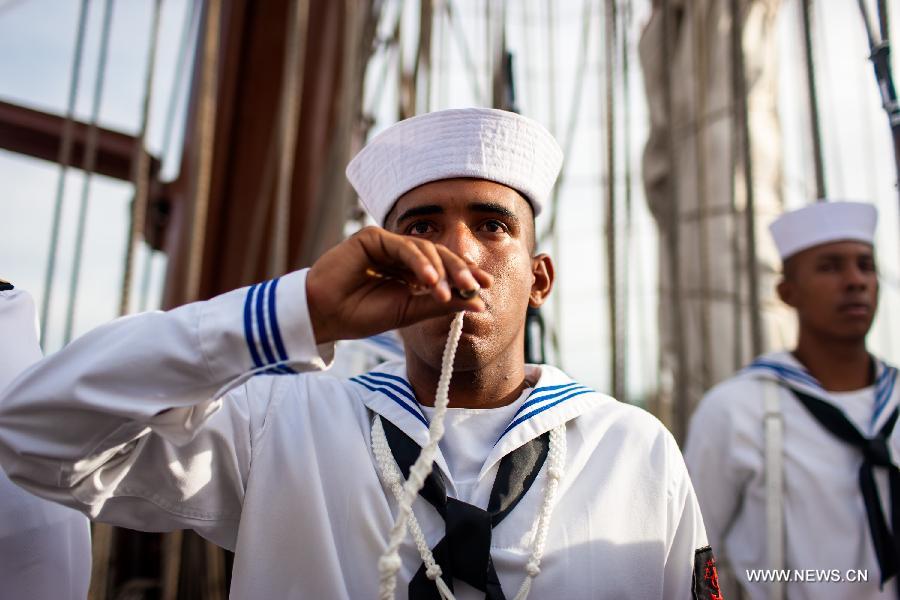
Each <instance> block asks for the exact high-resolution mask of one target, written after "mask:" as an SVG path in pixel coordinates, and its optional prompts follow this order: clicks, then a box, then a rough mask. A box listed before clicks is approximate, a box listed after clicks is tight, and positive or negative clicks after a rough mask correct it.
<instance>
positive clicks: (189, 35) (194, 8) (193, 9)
mask: <svg viewBox="0 0 900 600" xmlns="http://www.w3.org/2000/svg"><path fill="white" fill-rule="evenodd" d="M185 6H186V11H187V12H186V13H185V18H184V20H183V21H182V24H181V33H180V35H179V41H178V54H177V55H176V56H177V57H178V59H177V63H176V66H175V74H174V75H173V77H172V93H171V95H170V96H169V103H168V106H167V107H166V116H165V121H164V125H163V139H162V146H161V152H160V158H161V159H162V162H163V165H165V164H166V162H167V159H168V158H169V157H170V156H171V154H172V140H173V139H174V138H175V135H174V133H175V115H176V112H177V109H178V100H179V98H181V91H182V88H183V86H184V85H185V83H186V81H187V80H186V79H185V77H184V73H185V72H186V67H187V64H188V46H189V44H190V43H191V40H192V39H193V38H194V35H195V34H196V26H197V16H198V14H199V10H198V3H196V2H187V3H186V5H185ZM154 254H155V251H154V250H153V249H152V248H149V247H148V248H147V253H146V254H145V255H144V265H143V268H142V269H141V292H140V304H139V305H138V312H144V311H145V310H147V306H148V304H149V298H150V279H151V276H152V274H153V256H154Z"/></svg>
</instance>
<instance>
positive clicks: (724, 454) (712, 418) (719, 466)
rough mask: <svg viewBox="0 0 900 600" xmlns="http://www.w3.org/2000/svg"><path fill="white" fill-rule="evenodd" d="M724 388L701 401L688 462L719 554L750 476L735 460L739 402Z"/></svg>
mask: <svg viewBox="0 0 900 600" xmlns="http://www.w3.org/2000/svg"><path fill="white" fill-rule="evenodd" d="M727 389H730V388H725V387H722V386H719V387H717V388H714V389H713V390H712V391H710V392H709V393H708V394H707V395H706V396H704V398H703V399H702V400H701V401H700V404H699V405H698V407H697V409H696V410H695V412H694V415H693V417H691V422H690V427H689V429H688V436H687V441H686V443H685V451H684V459H685V461H686V463H687V466H688V471H689V472H690V474H691V480H692V481H693V484H694V489H695V490H696V492H697V498H698V501H699V502H700V508H701V510H702V511H703V521H704V523H705V524H706V532H707V535H709V542H710V544H711V545H712V547H713V548H714V549H715V550H716V551H717V552H718V553H720V554H721V553H723V552H724V549H725V546H724V544H725V535H726V534H727V533H728V529H729V528H730V526H731V523H732V522H733V520H734V518H735V515H736V512H737V510H738V507H739V505H740V499H741V496H742V494H743V489H744V485H745V481H746V477H747V474H746V472H745V469H742V468H741V467H740V465H739V464H738V463H737V462H736V461H735V451H734V444H735V443H736V440H737V439H738V438H739V435H738V432H736V431H735V427H734V425H735V424H734V413H735V412H740V408H741V407H740V406H739V405H738V404H739V403H738V402H736V401H735V400H736V399H735V398H732V397H730V395H729V394H728V393H727Z"/></svg>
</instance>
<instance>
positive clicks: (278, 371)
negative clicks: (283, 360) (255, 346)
mask: <svg viewBox="0 0 900 600" xmlns="http://www.w3.org/2000/svg"><path fill="white" fill-rule="evenodd" d="M259 374H266V375H293V374H294V371H293V369H290V368H288V367H285V366H284V365H279V366H277V367H271V368H269V369H266V370H265V371H261V372H260V373H259Z"/></svg>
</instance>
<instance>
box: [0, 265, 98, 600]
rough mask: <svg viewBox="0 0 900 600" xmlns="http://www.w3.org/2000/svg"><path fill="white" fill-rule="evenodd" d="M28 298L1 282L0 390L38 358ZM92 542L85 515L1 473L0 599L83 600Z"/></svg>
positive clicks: (37, 347) (88, 578)
mask: <svg viewBox="0 0 900 600" xmlns="http://www.w3.org/2000/svg"><path fill="white" fill-rule="evenodd" d="M35 329H36V328H35V314H34V304H33V302H32V300H31V296H29V295H28V293H27V292H25V291H24V290H21V289H15V286H13V285H12V284H11V283H9V282H8V281H4V280H2V279H0V389H3V388H4V387H6V386H7V385H8V384H9V382H11V381H12V380H13V379H15V377H16V376H17V375H19V374H20V373H21V372H22V371H24V370H25V369H26V368H27V367H30V366H31V365H32V363H35V362H37V361H38V360H40V358H41V349H40V346H39V345H38V338H37V335H36V331H35ZM90 578H91V539H90V530H89V527H88V520H87V519H86V518H85V517H84V515H82V514H80V513H78V512H76V511H74V510H72V509H70V508H66V507H64V506H60V505H58V504H54V503H53V502H47V501H46V500H42V499H40V498H38V497H36V496H33V495H31V494H29V493H28V492H26V491H25V490H23V489H22V488H20V487H18V486H16V485H15V484H13V483H12V482H11V481H10V480H9V479H8V478H7V477H6V475H4V474H3V472H2V470H0V598H16V599H17V600H44V599H46V598H59V599H60V600H65V599H67V598H68V599H71V600H78V599H80V600H84V598H85V597H87V593H88V584H89V582H90Z"/></svg>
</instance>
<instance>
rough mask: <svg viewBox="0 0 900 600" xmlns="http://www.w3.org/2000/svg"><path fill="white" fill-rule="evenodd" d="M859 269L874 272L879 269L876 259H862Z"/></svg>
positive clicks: (864, 271)
mask: <svg viewBox="0 0 900 600" xmlns="http://www.w3.org/2000/svg"><path fill="white" fill-rule="evenodd" d="M859 270H860V271H862V272H863V273H874V272H875V271H876V270H877V267H875V261H874V260H862V261H860V263H859Z"/></svg>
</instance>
